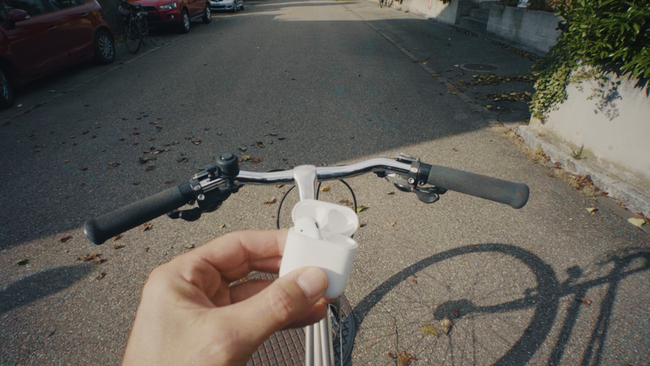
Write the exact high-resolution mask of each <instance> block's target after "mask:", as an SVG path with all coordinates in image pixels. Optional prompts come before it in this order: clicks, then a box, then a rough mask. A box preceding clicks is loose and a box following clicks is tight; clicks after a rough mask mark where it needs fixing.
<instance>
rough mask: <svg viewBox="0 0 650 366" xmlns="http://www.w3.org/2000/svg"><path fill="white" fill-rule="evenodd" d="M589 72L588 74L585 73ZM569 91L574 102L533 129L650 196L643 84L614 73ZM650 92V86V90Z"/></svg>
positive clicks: (649, 132)
mask: <svg viewBox="0 0 650 366" xmlns="http://www.w3.org/2000/svg"><path fill="white" fill-rule="evenodd" d="M583 71H584V70H583ZM607 76H608V79H609V80H608V81H607V82H600V83H599V82H597V81H595V80H594V79H593V78H592V79H590V80H589V81H585V82H583V83H581V84H570V85H569V86H568V87H567V92H568V99H567V100H566V101H565V102H564V103H562V104H560V105H559V108H558V109H557V110H554V111H551V112H550V114H549V116H548V118H547V119H546V121H545V122H544V123H543V124H542V123H541V121H537V120H533V121H531V126H530V127H531V128H533V129H534V130H536V131H538V132H542V133H544V134H546V135H548V136H549V137H551V138H555V139H557V140H560V141H562V142H564V143H565V144H566V145H568V146H570V147H571V148H573V150H574V151H576V150H578V149H579V148H580V147H581V146H583V145H584V154H583V155H584V157H585V158H586V160H585V161H586V162H590V161H591V162H595V163H598V166H599V167H601V168H603V169H605V171H607V172H608V173H610V174H611V175H613V176H614V177H615V178H618V179H620V180H621V181H624V182H626V183H629V184H631V185H633V186H634V187H636V188H638V189H639V190H640V191H643V192H648V193H650V97H648V89H647V88H644V87H643V86H639V85H637V80H629V79H628V78H627V77H625V78H623V79H620V78H618V77H617V76H616V75H614V74H608V75H607ZM647 87H650V85H648V86H647Z"/></svg>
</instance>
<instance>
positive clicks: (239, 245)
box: [178, 230, 287, 281]
mask: <svg viewBox="0 0 650 366" xmlns="http://www.w3.org/2000/svg"><path fill="white" fill-rule="evenodd" d="M286 239H287V230H246V231H237V232H232V233H229V234H226V235H224V236H221V237H219V238H216V239H213V240H211V241H210V242H208V243H206V244H204V245H202V246H200V247H199V248H197V249H194V250H193V251H191V252H188V253H186V254H185V255H183V256H181V257H184V258H180V257H179V258H178V259H179V260H181V261H182V262H183V263H184V265H183V266H184V267H185V264H188V266H187V267H186V268H191V267H195V266H194V265H195V264H197V263H203V264H208V265H210V266H211V267H213V268H214V269H215V270H217V271H218V272H219V273H220V274H221V275H222V276H223V277H224V278H225V279H226V280H229V281H234V280H237V279H239V278H241V277H244V276H245V275H247V274H248V273H249V272H251V271H253V270H265V268H259V267H264V263H265V262H267V263H270V265H272V266H273V267H276V266H279V264H278V263H279V258H280V257H281V256H282V253H283V252H284V244H285V241H286ZM265 260H268V261H265ZM188 262H189V263H188ZM232 277H234V278H232Z"/></svg>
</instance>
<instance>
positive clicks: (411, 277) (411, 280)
mask: <svg viewBox="0 0 650 366" xmlns="http://www.w3.org/2000/svg"><path fill="white" fill-rule="evenodd" d="M407 280H408V281H409V283H411V284H412V285H417V284H418V279H417V278H415V276H408V278H407Z"/></svg>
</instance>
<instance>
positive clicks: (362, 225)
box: [359, 222, 368, 229]
mask: <svg viewBox="0 0 650 366" xmlns="http://www.w3.org/2000/svg"><path fill="white" fill-rule="evenodd" d="M366 225H368V224H366V223H365V222H360V223H359V229H360V228H362V227H364V226H366Z"/></svg>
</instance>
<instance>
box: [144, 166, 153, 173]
mask: <svg viewBox="0 0 650 366" xmlns="http://www.w3.org/2000/svg"><path fill="white" fill-rule="evenodd" d="M155 167H156V166H155V165H147V167H146V168H144V171H145V172H150V171H152V170H153V169H154V168H155Z"/></svg>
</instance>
